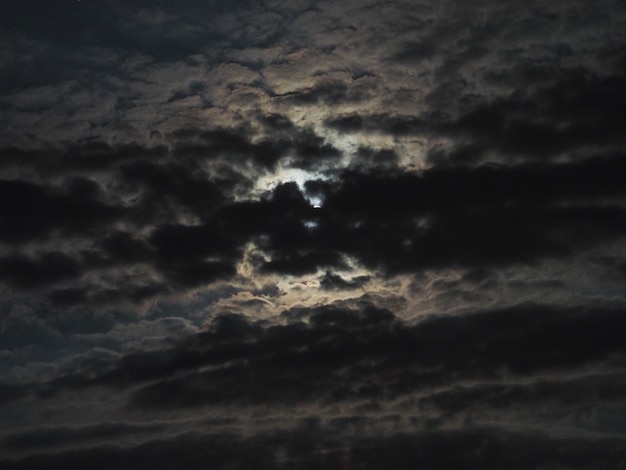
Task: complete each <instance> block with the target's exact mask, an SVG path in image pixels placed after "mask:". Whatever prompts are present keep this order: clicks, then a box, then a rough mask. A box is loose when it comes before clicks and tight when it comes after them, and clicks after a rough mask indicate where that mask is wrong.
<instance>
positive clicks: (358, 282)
mask: <svg viewBox="0 0 626 470" xmlns="http://www.w3.org/2000/svg"><path fill="white" fill-rule="evenodd" d="M370 279H371V277H370V276H356V277H354V278H352V279H349V280H346V279H344V278H343V277H341V276H339V275H338V274H333V273H331V272H330V271H326V274H324V276H322V278H321V279H320V287H321V288H322V289H324V290H345V289H358V288H360V287H363V286H364V285H365V284H367V283H368V282H369V281H370Z"/></svg>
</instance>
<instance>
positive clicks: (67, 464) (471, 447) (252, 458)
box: [3, 420, 624, 469]
mask: <svg viewBox="0 0 626 470" xmlns="http://www.w3.org/2000/svg"><path fill="white" fill-rule="evenodd" d="M620 454H621V452H620V443H619V442H618V440H617V439H611V438H602V439H597V440H594V441H586V440H582V439H579V438H575V437H570V438H565V437H563V438H556V437H553V436H549V435H544V434H543V433H530V432H514V433H502V432H499V430H497V429H490V428H479V429H476V430H471V431H441V432H437V433H422V432H412V433H405V434H390V435H387V436H384V437H381V438H379V439H371V438H358V437H352V436H342V434H341V433H340V432H338V430H337V428H336V427H334V426H332V425H330V426H322V425H316V424H315V421H314V420H310V421H308V422H307V421H304V420H303V423H302V425H301V426H300V427H299V428H297V429H296V430H294V431H292V432H287V431H283V432H274V433H265V434H262V435H260V436H255V437H242V436H238V435H236V434H235V435H234V434H229V433H222V434H206V433H199V432H194V433H187V434H184V435H179V436H175V437H171V438H169V439H160V440H154V441H150V442H146V443H144V444H141V445H137V446H133V447H104V446H102V447H95V448H91V449H85V450H78V451H70V452H63V453H58V454H55V455H45V456H44V455H38V456H33V457H29V458H25V459H20V460H14V461H5V462H3V464H4V465H5V466H6V468H7V469H21V468H29V469H39V468H49V466H50V465H54V466H59V467H63V468H67V469H74V468H82V467H84V466H85V465H89V466H90V467H93V468H95V469H100V468H102V469H104V468H109V467H110V466H111V465H115V466H116V467H117V468H120V469H126V468H137V465H145V466H150V468H166V467H167V465H168V463H169V462H174V461H175V462H177V463H179V464H180V465H183V466H184V467H185V468H190V469H196V468H198V469H200V468H206V464H207V462H209V463H210V464H211V466H212V467H213V468H219V469H221V468H224V469H225V468H232V466H233V465H235V466H237V467H242V468H245V467H247V466H262V467H263V468H268V469H282V468H291V467H293V466H297V468H320V467H321V468H364V469H375V468H380V467H381V466H383V467H384V466H386V465H393V467H394V468H398V469H411V468H415V467H416V466H429V467H445V468H467V465H468V464H469V465H472V466H479V467H489V466H499V465H504V466H506V467H507V468H519V469H522V468H529V467H541V466H544V465H546V464H548V465H554V466H567V468H574V469H583V468H594V467H597V466H600V467H601V468H619V466H620V465H622V464H623V463H624V461H623V458H622V456H621V455H620Z"/></svg>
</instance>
